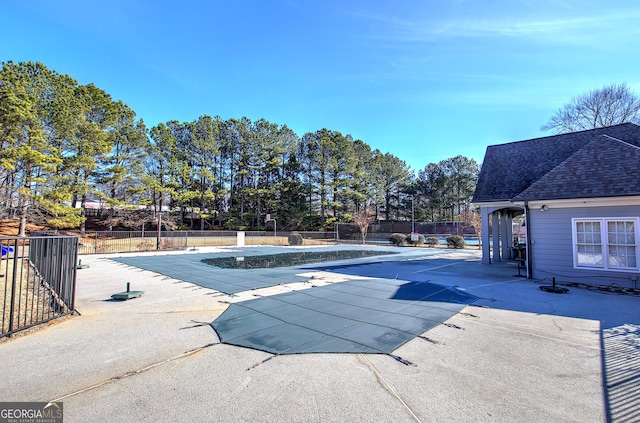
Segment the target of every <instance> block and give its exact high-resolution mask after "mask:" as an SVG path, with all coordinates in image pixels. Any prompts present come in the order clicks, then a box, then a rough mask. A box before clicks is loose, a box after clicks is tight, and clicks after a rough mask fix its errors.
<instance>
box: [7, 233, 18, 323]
mask: <svg viewBox="0 0 640 423" xmlns="http://www.w3.org/2000/svg"><path fill="white" fill-rule="evenodd" d="M17 255H18V239H17V238H16V239H15V240H14V243H13V281H12V282H11V306H10V307H11V310H10V311H9V333H13V319H14V309H15V305H16V280H17V279H18V266H16V256H17ZM8 256H9V254H7V260H9V257H8Z"/></svg>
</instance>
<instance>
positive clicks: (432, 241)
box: [427, 236, 440, 247]
mask: <svg viewBox="0 0 640 423" xmlns="http://www.w3.org/2000/svg"><path fill="white" fill-rule="evenodd" d="M427 244H428V245H429V246H430V247H435V246H436V245H439V244H440V240H439V239H438V237H437V236H430V237H429V238H427Z"/></svg>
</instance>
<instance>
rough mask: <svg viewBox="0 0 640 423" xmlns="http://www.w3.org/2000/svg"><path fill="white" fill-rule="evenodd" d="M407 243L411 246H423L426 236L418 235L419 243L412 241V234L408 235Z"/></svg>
mask: <svg viewBox="0 0 640 423" xmlns="http://www.w3.org/2000/svg"><path fill="white" fill-rule="evenodd" d="M407 242H408V243H409V244H411V245H422V244H424V235H422V234H418V240H417V241H412V240H411V234H409V235H407Z"/></svg>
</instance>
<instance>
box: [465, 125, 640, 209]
mask: <svg viewBox="0 0 640 423" xmlns="http://www.w3.org/2000/svg"><path fill="white" fill-rule="evenodd" d="M638 147H640V126H637V125H634V124H632V123H624V124H621V125H615V126H610V127H607V128H597V129H592V130H589V131H581V132H572V133H569V134H560V135H554V136H550V137H543V138H536V139H532V140H526V141H518V142H512V143H507V144H500V145H493V146H489V147H487V151H486V154H485V157H484V161H483V163H482V169H481V171H480V176H479V178H478V184H477V185H476V190H475V193H474V195H473V200H472V201H473V202H491V201H509V200H548V199H561V198H587V197H605V196H606V197H612V196H625V195H640V178H639V177H638V164H639V163H640V161H639V160H638V159H639V158H640V154H639V153H640V150H639V149H638Z"/></svg>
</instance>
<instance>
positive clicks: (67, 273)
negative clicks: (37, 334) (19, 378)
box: [0, 236, 78, 337]
mask: <svg viewBox="0 0 640 423" xmlns="http://www.w3.org/2000/svg"><path fill="white" fill-rule="evenodd" d="M0 248H1V252H2V255H1V256H0V311H1V312H2V322H1V323H0V337H4V336H7V335H10V334H12V333H15V332H17V331H20V330H23V329H27V328H30V327H32V326H35V325H37V324H41V323H44V322H47V321H49V320H52V319H55V318H58V317H62V316H64V315H67V314H70V313H73V311H74V307H75V304H74V301H75V287H76V268H77V259H78V238H76V237H69V236H44V237H30V238H17V237H15V238H0Z"/></svg>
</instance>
